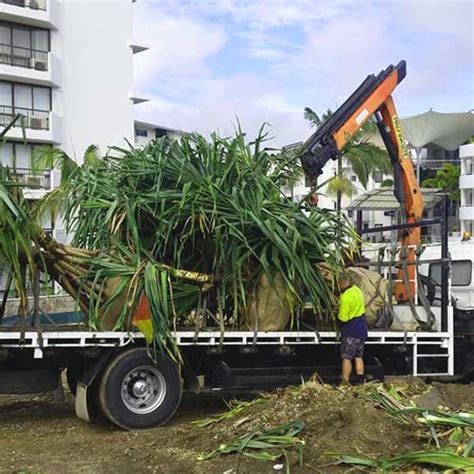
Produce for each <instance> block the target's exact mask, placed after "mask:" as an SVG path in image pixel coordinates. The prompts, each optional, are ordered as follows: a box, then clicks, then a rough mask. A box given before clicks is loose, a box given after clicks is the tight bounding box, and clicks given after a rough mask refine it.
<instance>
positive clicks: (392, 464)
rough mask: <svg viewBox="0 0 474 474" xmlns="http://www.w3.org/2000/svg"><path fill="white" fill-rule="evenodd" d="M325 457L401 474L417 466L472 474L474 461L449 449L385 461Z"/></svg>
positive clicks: (328, 453) (336, 455) (428, 451)
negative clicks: (406, 469) (405, 469)
mask: <svg viewBox="0 0 474 474" xmlns="http://www.w3.org/2000/svg"><path fill="white" fill-rule="evenodd" d="M324 455H325V456H327V457H331V458H334V459H336V460H337V461H338V464H350V465H354V466H365V467H370V468H373V469H377V470H380V471H383V472H395V471H397V472H399V470H400V469H402V468H409V467H411V466H417V465H428V466H437V467H443V468H446V469H459V472H461V471H463V472H468V471H469V472H472V471H471V470H472V469H474V460H473V459H472V458H466V457H464V456H460V455H459V454H456V453H454V452H452V451H450V450H448V449H439V450H436V451H431V450H427V451H414V452H410V453H405V454H401V455H399V456H393V457H390V458H383V459H371V458H368V457H362V456H350V455H346V454H340V453H332V452H327V453H324Z"/></svg>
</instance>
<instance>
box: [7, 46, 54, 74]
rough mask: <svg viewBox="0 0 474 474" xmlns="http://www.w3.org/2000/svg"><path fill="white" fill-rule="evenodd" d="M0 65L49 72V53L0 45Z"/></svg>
mask: <svg viewBox="0 0 474 474" xmlns="http://www.w3.org/2000/svg"><path fill="white" fill-rule="evenodd" d="M0 63H2V64H8V65H10V66H18V67H24V68H28V69H36V70H37V71H47V70H48V52H47V51H39V50H37V49H33V48H24V47H23V46H15V45H11V44H5V43H0Z"/></svg>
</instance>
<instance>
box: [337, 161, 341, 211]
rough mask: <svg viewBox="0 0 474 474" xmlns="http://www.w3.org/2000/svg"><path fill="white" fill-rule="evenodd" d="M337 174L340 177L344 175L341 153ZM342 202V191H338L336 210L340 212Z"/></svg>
mask: <svg viewBox="0 0 474 474" xmlns="http://www.w3.org/2000/svg"><path fill="white" fill-rule="evenodd" d="M337 175H338V177H341V176H342V157H341V155H339V156H338V158H337ZM341 204H342V193H341V191H338V192H337V196H336V210H337V211H338V212H339V211H340V210H341Z"/></svg>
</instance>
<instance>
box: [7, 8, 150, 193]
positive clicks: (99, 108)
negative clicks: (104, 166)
mask: <svg viewBox="0 0 474 474" xmlns="http://www.w3.org/2000/svg"><path fill="white" fill-rule="evenodd" d="M133 8H134V5H133V2H132V0H108V1H99V0H97V1H91V0H62V1H60V0H0V129H1V128H2V127H4V126H6V125H8V124H9V123H10V121H11V120H12V118H13V117H15V116H16V114H20V115H21V116H22V120H21V121H20V120H19V121H18V122H17V123H16V126H15V127H14V128H12V129H11V130H10V131H9V132H8V133H7V135H6V137H7V144H4V145H3V146H2V148H1V150H0V158H1V162H2V163H4V164H9V165H11V166H14V167H15V168H16V173H17V174H18V175H23V176H24V180H25V182H27V183H28V182H29V180H30V181H31V183H32V184H34V185H35V186H33V187H34V188H35V189H38V187H44V188H46V189H47V188H50V187H51V186H54V181H55V177H54V173H53V175H52V176H51V173H49V171H45V173H44V175H42V176H32V175H31V172H30V171H31V156H32V150H33V149H34V148H35V147H36V146H38V145H44V144H50V145H54V146H57V147H60V148H62V149H63V150H64V151H66V153H67V154H68V155H69V156H71V157H73V158H74V159H75V160H76V161H77V162H81V161H82V157H83V154H84V151H85V149H86V148H87V146H88V145H91V144H95V145H98V146H99V149H100V151H101V152H102V153H104V152H106V151H107V147H108V146H110V145H120V144H124V139H127V140H129V141H130V142H131V143H133V139H134V121H133V115H134V113H133V112H134V111H133V107H134V104H135V103H139V102H142V101H143V100H145V99H143V98H140V97H139V96H137V95H136V94H134V88H133V54H134V53H137V52H141V51H144V50H145V49H147V47H146V46H144V45H140V44H137V43H135V42H134V41H133V30H132V26H133ZM20 122H23V126H21V123H20ZM23 130H24V131H25V135H26V137H23ZM25 138H26V140H25Z"/></svg>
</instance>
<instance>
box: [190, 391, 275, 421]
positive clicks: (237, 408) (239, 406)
mask: <svg viewBox="0 0 474 474" xmlns="http://www.w3.org/2000/svg"><path fill="white" fill-rule="evenodd" d="M267 401H268V398H267V397H264V396H263V397H259V398H254V399H253V400H250V401H248V402H247V401H242V402H237V401H234V402H233V403H232V402H231V403H229V404H228V407H229V409H228V410H227V411H225V412H223V413H221V414H219V415H216V416H213V417H211V418H203V419H201V420H195V421H193V422H192V424H193V425H195V426H198V427H199V428H207V427H208V426H211V425H214V424H216V423H220V422H221V421H225V420H228V419H229V418H234V417H236V416H237V415H240V414H241V413H242V412H244V411H245V410H247V409H248V408H250V407H252V406H254V405H259V404H261V403H266V402H267Z"/></svg>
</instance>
